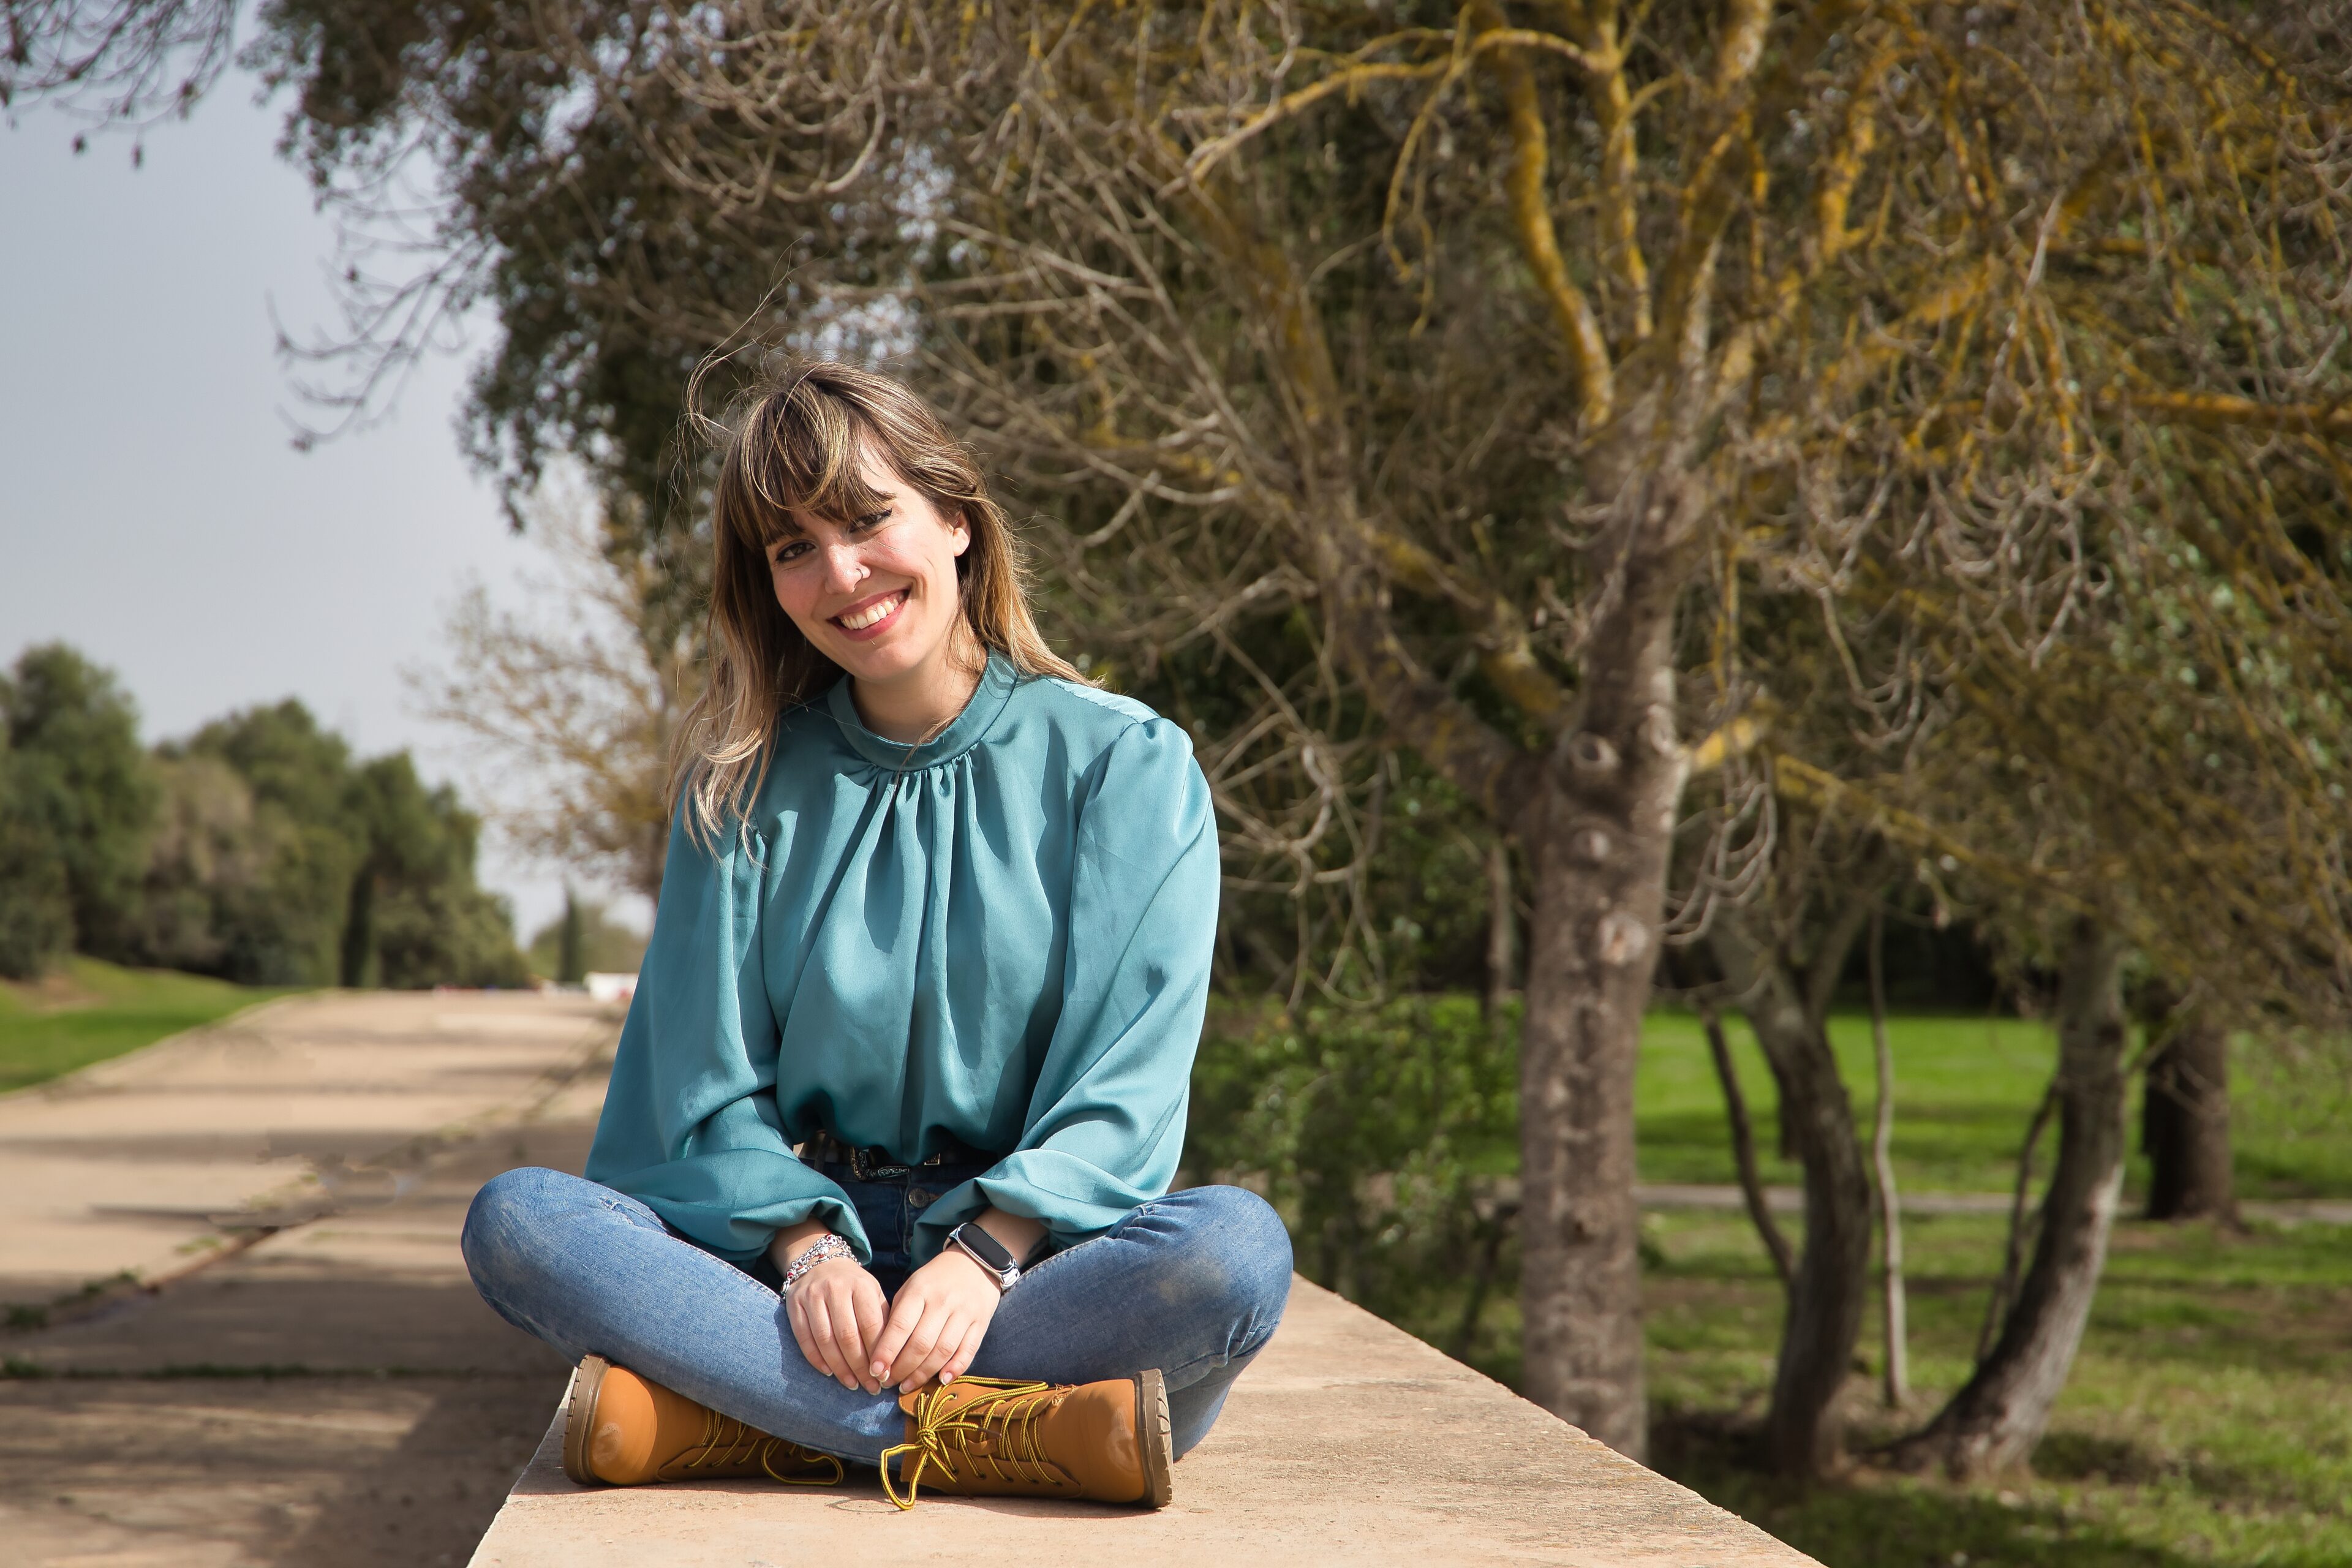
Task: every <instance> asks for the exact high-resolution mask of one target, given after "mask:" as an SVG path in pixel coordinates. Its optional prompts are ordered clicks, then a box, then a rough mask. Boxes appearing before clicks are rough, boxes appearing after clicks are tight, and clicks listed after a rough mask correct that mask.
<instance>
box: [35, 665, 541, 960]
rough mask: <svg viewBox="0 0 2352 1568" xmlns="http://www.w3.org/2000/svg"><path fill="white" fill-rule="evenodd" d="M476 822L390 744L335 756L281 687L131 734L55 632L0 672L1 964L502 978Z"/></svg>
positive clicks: (507, 941)
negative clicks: (152, 737) (219, 713)
mask: <svg viewBox="0 0 2352 1568" xmlns="http://www.w3.org/2000/svg"><path fill="white" fill-rule="evenodd" d="M479 833H480V823H479V821H478V819H477V818H476V817H475V816H474V815H473V814H472V813H470V812H468V811H467V810H466V808H465V807H464V806H463V805H460V804H459V803H458V801H457V795H456V794H455V792H454V791H452V790H451V789H450V788H449V787H448V786H447V785H446V784H445V785H441V786H438V787H427V786H426V785H425V783H424V782H423V781H422V780H420V779H419V778H418V777H417V775H416V767H415V763H413V762H412V761H411V760H410V758H409V756H408V753H407V752H390V753H387V754H385V755H383V756H380V757H373V758H368V759H364V760H362V759H359V758H355V757H354V756H353V755H352V748H351V746H350V744H349V743H348V742H345V741H344V740H343V739H342V737H341V736H339V735H337V734H335V733H333V732H332V731H328V730H324V729H321V728H320V725H319V722H318V721H317V720H316V719H314V718H313V717H311V715H310V710H308V709H306V708H304V707H303V706H302V704H301V703H299V702H297V701H294V700H290V699H289V700H286V701H283V702H280V703H278V704H276V705H274V706H269V707H257V708H250V709H246V710H242V711H239V712H236V713H232V714H230V715H228V716H227V717H226V718H223V719H217V720H215V721H213V722H211V723H209V724H206V725H205V726H204V727H203V728H202V729H200V730H198V731H196V732H195V733H194V734H193V735H191V736H189V737H188V738H187V739H185V740H184V741H174V742H166V743H164V744H163V745H159V746H157V747H154V748H153V749H152V750H150V749H148V748H145V747H142V745H141V744H140V743H139V733H138V715H137V712H136V710H135V709H134V708H133V707H132V705H131V700H130V698H129V697H128V696H126V695H125V694H124V693H123V691H122V690H121V687H120V685H119V684H118V683H117V682H116V680H115V678H114V676H113V675H112V674H111V673H110V671H108V670H106V669H104V668H100V667H99V666H98V665H95V664H93V663H91V662H90V661H89V659H87V658H83V657H82V656H81V655H80V654H79V653H77V652H76V651H74V649H72V648H71V647H67V646H66V645H64V644H62V643H51V644H47V645H45V646H42V647H33V648H30V649H27V650H26V652H25V653H24V654H23V655H21V656H20V657H19V658H17V660H16V665H15V667H14V668H13V669H12V670H10V671H9V672H8V673H7V674H6V675H5V676H0V975H7V976H9V977H12V978H18V979H23V978H29V977H32V976H36V975H37V974H39V973H41V972H42V971H44V970H45V969H47V968H48V967H49V966H50V965H51V964H53V963H56V962H57V961H58V959H59V958H61V957H63V956H64V955H65V954H66V953H68V952H83V953H88V954H90V955H92V956H95V957H99V958H104V959H107V960H110V961H111V962H114V963H129V964H142V965H151V966H154V967H158V968H168V969H180V970H187V971H190V972H193V973H200V974H213V975H218V976H220V977H221V978H223V979H226V980H234V981H236V982H239V983H240V984H252V985H331V984H341V985H386V986H424V985H435V984H457V985H518V984H525V983H527V982H528V981H529V979H530V971H529V967H528V965H527V964H526V963H524V960H523V957H522V955H521V953H520V952H519V951H518V950H517V948H516V946H515V941H514V936H513V931H512V924H511V919H510V916H509V910H508V909H507V906H506V903H505V901H504V900H501V899H499V898H498V897H496V896H495V895H493V894H490V893H488V892H485V891H484V890H483V889H481V888H480V887H479V886H478V885H477V884H476V882H475V877H474V856H475V848H476V841H477V839H478V837H479Z"/></svg>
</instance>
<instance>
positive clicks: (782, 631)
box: [670, 360, 1085, 850]
mask: <svg viewBox="0 0 2352 1568" xmlns="http://www.w3.org/2000/svg"><path fill="white" fill-rule="evenodd" d="M695 379H696V381H697V383H699V382H700V380H701V377H700V375H697V377H696V378H695ZM694 400H695V393H694V392H693V391H689V393H688V401H689V403H691V402H693V401H694ZM703 423H704V425H705V426H706V428H711V427H715V431H716V434H717V435H718V437H719V480H718V484H717V487H716V489H715V493H714V494H713V497H712V501H711V526H710V546H711V569H710V623H709V647H710V670H709V679H708V680H707V681H706V682H705V683H704V685H703V689H702V694H701V695H700V696H699V697H698V698H696V699H695V700H694V705H693V706H692V707H691V708H689V709H688V710H687V713H686V718H685V721H684V722H682V723H681V724H680V725H679V726H678V730H677V738H676V740H675V741H674V742H672V752H671V759H670V761H671V767H670V778H671V780H672V786H671V787H672V792H673V799H672V801H671V805H672V808H673V809H676V807H677V805H678V798H677V797H680V796H682V797H683V799H684V804H685V808H686V811H687V814H688V820H687V831H688V833H689V834H690V835H692V836H693V837H694V838H695V839H696V840H697V841H698V842H699V843H701V844H702V845H703V846H704V847H706V848H711V849H714V850H715V849H716V847H717V844H718V841H719V837H720V836H721V835H722V834H723V833H724V832H725V831H726V830H727V826H728V819H729V818H730V816H732V817H734V818H735V819H736V820H737V821H738V822H739V823H740V822H741V821H742V817H743V814H744V813H745V812H746V811H748V810H749V808H750V804H751V797H752V796H754V795H757V794H758V793H759V790H760V786H761V784H762V783H764V782H765V781H766V778H767V775H768V765H769V763H770V762H771V761H772V747H771V746H770V745H769V743H768V742H769V741H770V739H771V737H772V735H773V734H774V731H775V726H776V721H777V719H778V717H779V716H780V715H782V713H783V712H784V711H785V710H788V709H791V708H794V707H797V706H799V705H800V704H802V703H804V702H807V701H809V700H812V699H813V698H814V697H816V696H817V695H818V694H819V693H821V692H823V691H824V689H826V688H827V687H829V686H831V685H832V684H833V683H834V682H835V680H837V679H840V678H841V673H842V671H841V667H840V666H839V665H837V664H835V663H834V662H833V660H831V659H830V658H826V657H825V656H824V654H822V653H819V652H818V651H817V650H816V649H815V648H814V647H811V646H810V645H809V641H808V639H807V638H806V637H803V636H802V635H801V632H800V628H799V627H798V626H794V625H793V622H792V618H791V617H790V616H786V615H785V614H784V612H783V609H782V606H780V605H778V604H777V603H776V594H775V588H774V585H773V581H772V577H771V575H770V569H769V564H768V546H769V545H770V544H772V543H773V542H775V541H776V540H777V539H778V538H779V537H781V536H782V535H783V534H785V533H788V532H791V531H794V530H796V529H797V528H798V527H799V524H798V522H797V521H794V517H795V514H796V513H797V514H803V515H806V516H811V517H818V518H824V519H826V520H828V521H841V522H846V521H851V520H852V519H855V518H857V517H861V516H864V515H865V514H866V513H868V512H871V511H873V510H876V509H877V506H878V505H879V498H878V497H877V496H876V494H875V493H874V491H873V490H872V489H870V488H869V487H868V486H867V485H866V481H865V479H864V478H863V476H862V475H861V474H860V472H859V461H858V459H859V458H860V457H861V456H862V455H863V454H865V453H867V452H871V453H873V454H874V455H875V456H877V457H878V458H881V459H882V460H883V461H884V462H886V463H887V464H888V465H889V467H890V468H891V470H892V471H893V472H894V473H896V474H897V475H898V478H899V479H901V480H903V481H904V482H905V483H907V484H908V485H910V486H912V487H913V488H914V489H916V490H918V491H919V492H920V493H921V494H922V495H923V496H924V498H925V499H927V500H929V501H930V503H931V504H932V505H933V506H934V507H936V508H938V509H939V512H940V516H941V517H942V518H945V519H947V520H949V521H954V519H955V518H956V517H957V516H958V514H961V517H962V519H963V522H964V525H965V527H967V528H969V529H970V530H971V544H970V545H969V546H967V547H966V548H965V550H964V552H963V553H962V554H961V555H960V556H958V557H957V558H956V580H957V590H958V593H957V597H958V600H959V603H960V605H961V610H962V615H963V621H964V625H965V626H966V627H968V628H969V629H970V630H971V634H972V636H973V637H976V638H977V639H978V640H979V642H980V644H981V646H982V647H986V648H991V649H993V650H994V651H995V652H997V653H1000V654H1003V656H1004V657H1005V658H1006V659H1007V660H1009V661H1010V662H1011V663H1012V665H1013V668H1015V669H1016V670H1018V671H1020V672H1021V673H1022V674H1023V675H1027V676H1036V675H1054V676H1059V677H1061V678H1062V679H1066V680H1083V679H1085V678H1084V677H1082V676H1081V675H1079V674H1078V672H1077V671H1076V669H1074V668H1071V666H1070V665H1069V663H1068V662H1067V661H1066V660H1065V659H1064V658H1062V657H1061V656H1060V655H1059V654H1057V653H1055V651H1054V650H1053V649H1052V648H1050V647H1046V646H1045V637H1043V636H1042V635H1041V634H1040V633H1039V632H1038V630H1037V623H1036V621H1035V620H1034V618H1033V617H1032V616H1030V613H1029V598H1028V589H1027V583H1026V581H1025V576H1024V573H1023V571H1022V567H1021V560H1020V555H1019V552H1018V551H1017V550H1016V548H1015V546H1014V542H1013V526H1012V522H1011V521H1010V520H1009V519H1008V518H1007V517H1006V516H1005V514H1004V509H1003V507H1001V506H999V505H997V504H996V501H995V500H993V499H992V497H991V496H990V495H989V493H988V484H987V481H986V479H984V478H983V477H982V474H981V471H980V465H979V464H978V463H977V462H975V461H974V460H973V458H972V455H971V452H970V451H969V450H968V449H967V448H966V447H964V446H963V445H962V444H961V442H959V441H957V440H956V439H955V438H954V437H951V436H950V435H949V434H948V432H947V427H946V426H943V425H942V424H941V423H940V418H939V416H938V415H937V414H935V413H933V412H932V411H931V408H930V405H928V404H926V403H925V402H924V401H923V400H922V399H921V398H920V397H919V396H918V395H916V394H915V393H914V392H912V391H911V390H909V389H908V387H906V386H905V385H903V384H900V383H898V382H897V381H894V380H892V379H891V378H890V377H888V376H887V375H881V374H876V373H875V372H873V371H867V370H860V369H858V368H857V367H856V366H855V365H847V364H842V363H838V362H836V361H833V360H817V361H813V362H802V363H797V364H794V365H791V366H789V367H787V368H786V369H784V370H783V372H782V374H777V375H774V376H773V378H772V379H771V380H767V381H764V382H762V383H761V384H759V385H757V386H754V387H752V388H751V389H750V390H749V391H747V392H746V393H744V394H743V395H741V396H740V397H739V398H738V399H737V400H736V402H735V404H734V405H733V407H732V408H730V411H729V412H728V414H727V415H726V416H723V417H722V418H720V419H719V420H717V421H709V420H705V421H703Z"/></svg>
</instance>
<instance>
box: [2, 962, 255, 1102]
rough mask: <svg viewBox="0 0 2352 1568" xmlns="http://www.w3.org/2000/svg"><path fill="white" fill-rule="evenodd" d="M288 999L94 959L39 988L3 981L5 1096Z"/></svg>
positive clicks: (68, 965) (74, 965) (191, 976)
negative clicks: (276, 999) (253, 1007)
mask: <svg viewBox="0 0 2352 1568" xmlns="http://www.w3.org/2000/svg"><path fill="white" fill-rule="evenodd" d="M286 994H288V993H287V992H285V991H283V990H264V989H258V988H256V987H253V986H247V985H232V984H229V983H228V982H226V981H225V980H208V979H206V978H205V977H204V976H202V975H195V974H179V973H173V972H172V971H170V970H163V969H123V968H120V967H118V966H117V965H114V964H111V963H100V962H99V961H98V960H97V959H94V958H71V959H68V960H67V961H66V963H65V964H64V965H63V967H62V968H60V969H59V970H58V972H57V973H54V974H51V975H49V976H48V977H47V979H45V980H43V981H40V982H39V983H37V984H15V983H12V982H6V981H0V1093H5V1092H6V1091H7V1090H9V1089H25V1088H27V1087H29V1086H30V1085H33V1084H37V1083H46V1082H47V1081H48V1080H49V1079H53V1078H56V1077H57V1076H58V1075H59V1074H60V1073H68V1072H71V1071H73V1070H74V1069H75V1068H80V1067H88V1066H89V1064H90V1063H92V1062H102V1061H104V1060H106V1059H107V1058H109V1057H119V1056H121V1054H122V1053H123V1052H125V1051H135V1050H137V1049H138V1048H139V1047H142V1046H146V1045H152V1044H153V1043H154V1042H155V1041H157V1040H160V1039H162V1038H163V1037H165V1036H166V1035H176V1034H178V1033H179V1032H180V1031H181V1030H183V1029H193V1028H194V1027H195V1026H197V1025H199V1024H209V1023H211V1022H212V1021H213V1020H214V1019H215V1018H220V1017H224V1016H226V1015H228V1014H230V1013H234V1012H236V1010H237V1009H238V1008H240V1007H249V1006H251V1005H253V1004H255V1003H256V1002H263V1001H267V1000H268V999H269V998H270V997H272V996H283V995H286Z"/></svg>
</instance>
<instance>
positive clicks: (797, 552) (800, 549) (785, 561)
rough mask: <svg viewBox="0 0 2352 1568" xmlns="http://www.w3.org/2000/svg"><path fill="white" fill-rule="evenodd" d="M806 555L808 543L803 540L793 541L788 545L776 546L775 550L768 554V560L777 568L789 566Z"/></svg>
mask: <svg viewBox="0 0 2352 1568" xmlns="http://www.w3.org/2000/svg"><path fill="white" fill-rule="evenodd" d="M807 553H808V541H807V540H805V539H795V540H793V542H791V543H789V544H783V545H779V546H777V548H776V549H775V550H774V551H773V552H771V553H770V554H769V556H768V560H769V562H770V563H772V564H774V565H777V566H789V565H791V564H792V563H793V562H795V561H797V560H799V559H800V558H801V557H802V556H803V555H805V554H807Z"/></svg>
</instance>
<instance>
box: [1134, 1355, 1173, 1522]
mask: <svg viewBox="0 0 2352 1568" xmlns="http://www.w3.org/2000/svg"><path fill="white" fill-rule="evenodd" d="M1135 1426H1136V1436H1138V1437H1139V1438H1140V1439H1142V1441H1141V1444H1140V1447H1141V1448H1142V1450H1143V1499H1142V1500H1143V1501H1145V1502H1147V1503H1149V1504H1150V1505H1151V1506H1152V1507H1153V1508H1166V1507H1167V1506H1168V1500H1169V1499H1171V1498H1172V1497H1174V1496H1175V1495H1176V1442H1175V1438H1174V1436H1173V1435H1172V1434H1171V1431H1170V1426H1171V1423H1170V1421H1169V1419H1168V1380H1167V1379H1166V1378H1165V1377H1162V1376H1161V1375H1160V1373H1159V1372H1158V1370H1157V1369H1155V1370H1153V1371H1150V1372H1139V1373H1136V1374H1135Z"/></svg>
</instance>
